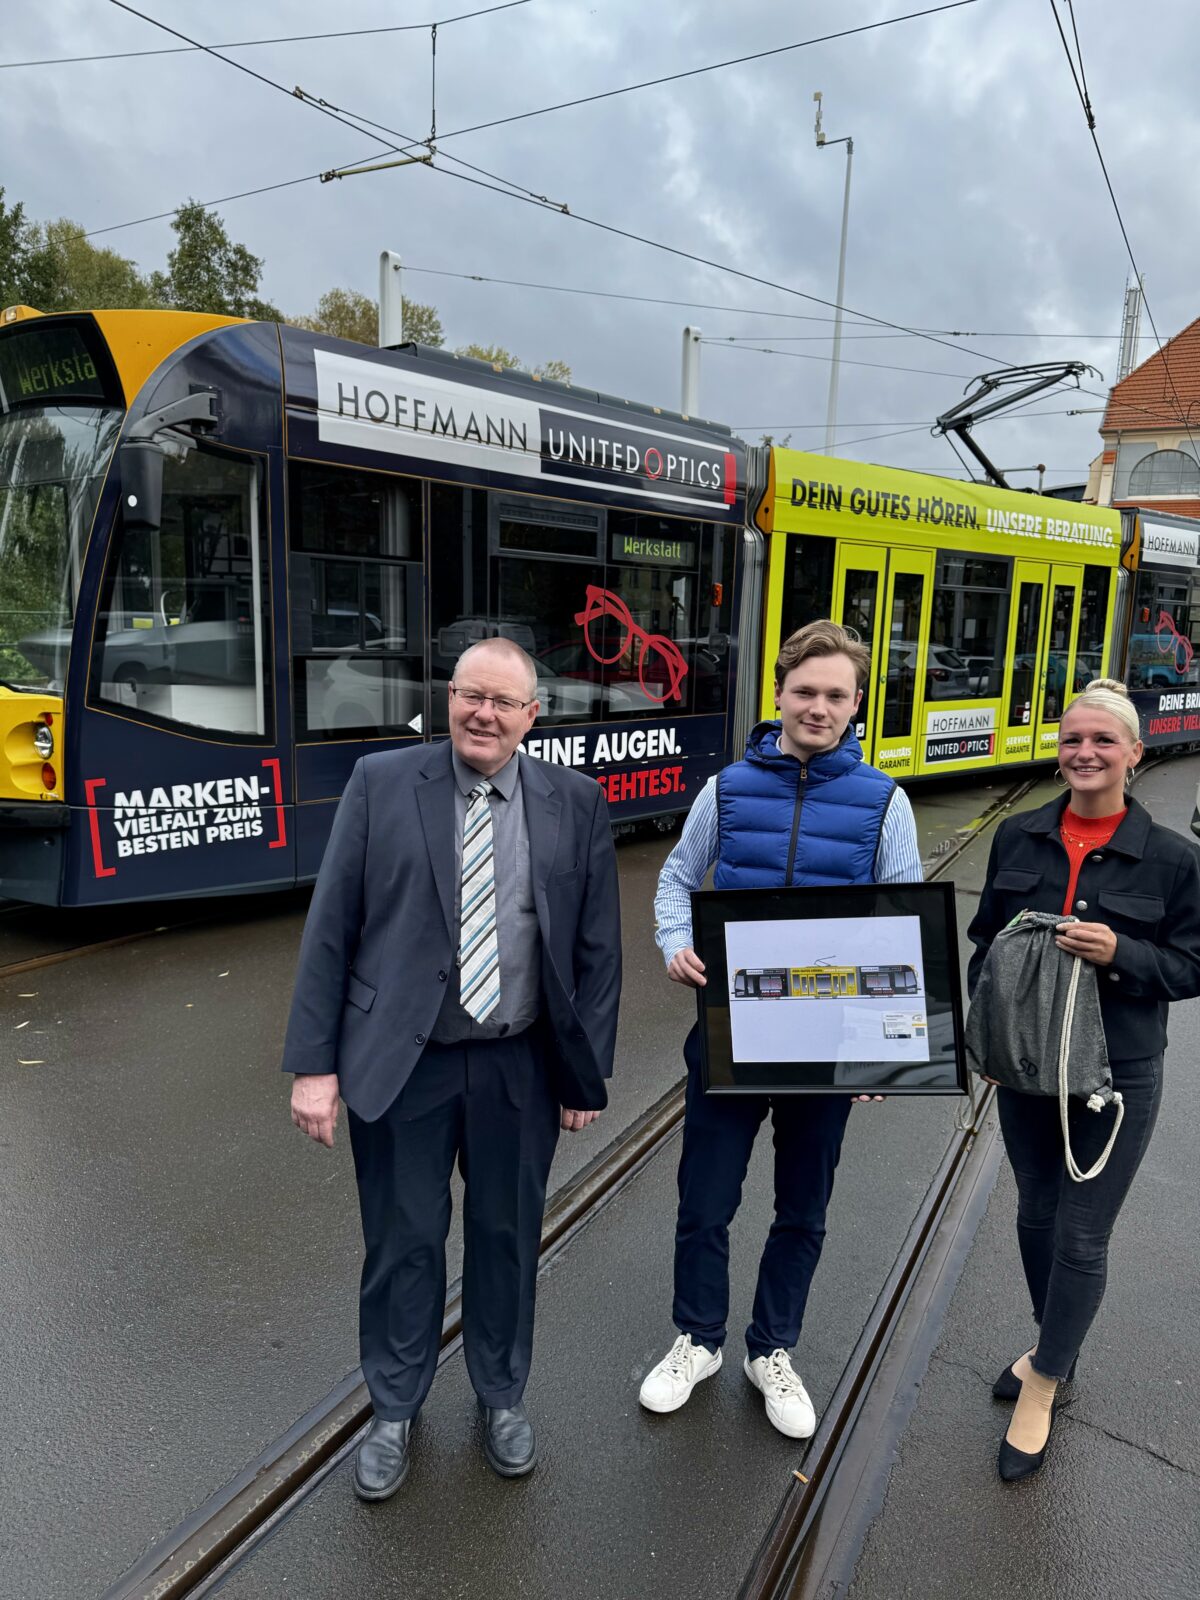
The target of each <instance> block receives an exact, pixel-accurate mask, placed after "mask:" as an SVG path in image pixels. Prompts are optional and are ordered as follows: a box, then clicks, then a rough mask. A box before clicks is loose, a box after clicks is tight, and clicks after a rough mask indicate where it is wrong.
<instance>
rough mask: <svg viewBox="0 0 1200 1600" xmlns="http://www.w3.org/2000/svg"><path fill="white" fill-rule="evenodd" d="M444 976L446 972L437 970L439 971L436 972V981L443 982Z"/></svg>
mask: <svg viewBox="0 0 1200 1600" xmlns="http://www.w3.org/2000/svg"><path fill="white" fill-rule="evenodd" d="M446 977H447V974H446V973H444V972H439V973H438V982H439V983H445V981H446Z"/></svg>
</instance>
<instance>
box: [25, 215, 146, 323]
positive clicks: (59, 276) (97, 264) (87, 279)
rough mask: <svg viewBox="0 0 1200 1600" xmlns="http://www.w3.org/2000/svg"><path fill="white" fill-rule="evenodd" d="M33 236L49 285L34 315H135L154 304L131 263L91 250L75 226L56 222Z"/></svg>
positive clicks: (66, 221)
mask: <svg viewBox="0 0 1200 1600" xmlns="http://www.w3.org/2000/svg"><path fill="white" fill-rule="evenodd" d="M34 231H35V234H36V236H37V239H38V241H39V246H40V249H41V250H42V251H43V252H44V253H45V256H46V258H47V261H48V263H49V264H50V267H51V275H52V279H53V284H52V288H51V290H50V292H49V293H48V294H47V295H46V296H45V298H44V299H43V300H42V302H41V303H40V304H39V305H38V310H39V311H95V310H104V309H106V308H107V309H111V308H121V309H123V310H126V311H137V310H140V309H141V308H143V307H145V306H153V305H155V304H156V301H155V298H154V295H153V293H152V291H151V288H150V280H149V279H148V278H147V277H145V276H143V274H142V273H141V272H139V271H138V268H137V265H136V263H135V262H133V261H130V260H129V259H128V257H126V256H122V255H118V254H117V252H116V251H115V250H109V249H106V248H104V247H97V246H96V245H94V244H92V242H91V241H90V240H89V239H86V238H85V237H84V235H83V230H82V228H80V226H79V224H78V223H75V222H71V221H70V220H69V219H68V218H67V217H60V218H59V219H58V221H57V222H47V223H45V224H43V225H42V226H40V227H38V228H37V229H35V230H34Z"/></svg>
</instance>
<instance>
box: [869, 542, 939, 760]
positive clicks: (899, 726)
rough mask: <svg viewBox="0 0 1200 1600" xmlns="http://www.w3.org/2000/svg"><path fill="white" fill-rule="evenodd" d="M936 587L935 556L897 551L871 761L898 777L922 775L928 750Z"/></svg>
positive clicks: (877, 666) (880, 656) (877, 665)
mask: <svg viewBox="0 0 1200 1600" xmlns="http://www.w3.org/2000/svg"><path fill="white" fill-rule="evenodd" d="M932 588H933V552H932V551H929V552H925V551H916V550H913V551H909V550H893V551H892V552H891V555H890V557H889V560H888V573H887V587H886V591H885V600H884V607H883V616H882V629H881V632H882V639H881V642H880V644H879V646H878V647H877V649H876V652H875V662H874V673H875V752H874V755H873V757H871V758H870V759H872V760H873V761H874V763H875V765H876V766H878V767H880V768H881V769H882V770H883V771H884V772H886V773H888V774H890V776H892V777H894V778H903V777H905V776H907V775H909V774H911V773H914V772H916V771H917V770H918V766H919V763H920V760H921V755H922V752H923V750H924V739H925V728H924V725H923V722H922V718H923V717H924V714H925V710H924V706H925V665H926V656H927V647H928V642H929V607H930V592H931V590H932Z"/></svg>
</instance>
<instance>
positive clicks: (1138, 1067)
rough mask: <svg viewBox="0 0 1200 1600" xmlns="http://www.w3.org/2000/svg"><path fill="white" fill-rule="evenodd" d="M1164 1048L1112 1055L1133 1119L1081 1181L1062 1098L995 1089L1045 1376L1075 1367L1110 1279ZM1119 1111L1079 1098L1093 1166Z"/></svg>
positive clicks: (1081, 1144)
mask: <svg viewBox="0 0 1200 1600" xmlns="http://www.w3.org/2000/svg"><path fill="white" fill-rule="evenodd" d="M1162 1068H1163V1058H1162V1056H1161V1054H1160V1055H1157V1056H1148V1057H1146V1058H1145V1059H1144V1060H1141V1061H1114V1062H1113V1063H1112V1077H1113V1087H1114V1088H1116V1089H1119V1090H1120V1091H1121V1093H1122V1095H1123V1096H1124V1098H1125V1120H1124V1122H1123V1123H1122V1124H1121V1131H1120V1133H1118V1134H1117V1142H1116V1143H1115V1144H1114V1145H1113V1148H1112V1154H1111V1155H1110V1156H1109V1158H1108V1165H1107V1166H1106V1167H1105V1169H1104V1171H1103V1172H1102V1173H1100V1175H1099V1176H1098V1177H1096V1178H1092V1179H1090V1180H1089V1181H1088V1182H1087V1183H1076V1182H1075V1181H1074V1180H1073V1179H1072V1178H1071V1177H1070V1176H1069V1175H1068V1173H1067V1169H1066V1166H1065V1165H1064V1160H1063V1138H1062V1123H1061V1119H1060V1112H1059V1109H1058V1101H1057V1100H1053V1099H1050V1098H1049V1097H1048V1096H1047V1097H1042V1096H1040V1095H1029V1094H1019V1093H1017V1092H1016V1091H1014V1090H1012V1089H997V1091H996V1104H997V1107H998V1109H999V1112H1000V1130H1001V1132H1002V1134H1003V1135H1004V1146H1005V1149H1006V1150H1007V1152H1008V1159H1009V1161H1010V1162H1011V1163H1012V1169H1013V1174H1014V1176H1015V1177H1016V1180H1017V1243H1018V1244H1019V1246H1020V1249H1021V1264H1022V1266H1023V1267H1024V1268H1025V1281H1026V1283H1027V1284H1028V1285H1029V1297H1030V1299H1031V1301H1032V1302H1033V1317H1034V1321H1035V1322H1037V1323H1038V1324H1039V1326H1040V1330H1041V1331H1040V1333H1039V1334H1038V1342H1037V1355H1036V1356H1035V1357H1034V1360H1033V1366H1034V1368H1035V1370H1036V1371H1038V1372H1040V1373H1041V1374H1042V1376H1043V1377H1044V1378H1058V1379H1063V1378H1065V1377H1066V1376H1067V1373H1068V1372H1070V1370H1071V1366H1072V1363H1073V1362H1074V1360H1075V1358H1076V1356H1077V1355H1078V1354H1079V1350H1080V1346H1081V1345H1082V1344H1083V1341H1084V1339H1085V1338H1086V1337H1087V1334H1088V1330H1089V1329H1090V1328H1091V1326H1092V1322H1093V1321H1094V1320H1095V1316H1096V1313H1097V1311H1099V1309H1100V1302H1101V1300H1103V1298H1104V1289H1105V1286H1106V1284H1107V1282H1108V1241H1109V1239H1110V1238H1111V1236H1112V1231H1113V1226H1114V1224H1115V1223H1116V1220H1117V1216H1118V1214H1119V1213H1120V1210H1121V1206H1122V1205H1123V1204H1124V1201H1125V1196H1126V1195H1127V1194H1128V1193H1129V1186H1130V1184H1131V1183H1132V1182H1133V1180H1134V1177H1135V1175H1136V1173H1137V1170H1138V1167H1139V1166H1141V1163H1142V1157H1143V1156H1144V1155H1145V1153H1146V1147H1147V1146H1148V1145H1149V1143H1150V1136H1151V1135H1152V1134H1153V1132H1154V1124H1155V1122H1156V1121H1157V1120H1158V1108H1159V1105H1160V1103H1161V1101H1162ZM1112 1122H1113V1112H1112V1111H1111V1110H1109V1111H1101V1112H1095V1111H1089V1110H1088V1109H1087V1108H1086V1106H1083V1105H1081V1104H1080V1103H1079V1102H1078V1101H1076V1100H1072V1101H1071V1104H1070V1107H1069V1109H1068V1113H1067V1125H1068V1127H1069V1129H1070V1132H1071V1149H1072V1151H1073V1153H1074V1156H1075V1159H1076V1161H1077V1162H1078V1163H1079V1165H1080V1166H1081V1167H1082V1168H1083V1169H1084V1171H1085V1172H1086V1171H1087V1169H1088V1168H1089V1167H1090V1166H1092V1164H1093V1163H1094V1162H1095V1160H1096V1158H1097V1156H1098V1155H1099V1154H1100V1152H1101V1151H1102V1150H1103V1149H1104V1146H1105V1144H1106V1143H1107V1141H1108V1137H1109V1134H1110V1133H1111V1132H1112Z"/></svg>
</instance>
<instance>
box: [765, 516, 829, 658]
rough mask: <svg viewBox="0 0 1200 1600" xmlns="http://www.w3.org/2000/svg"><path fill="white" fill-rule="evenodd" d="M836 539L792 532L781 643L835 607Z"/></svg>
mask: <svg viewBox="0 0 1200 1600" xmlns="http://www.w3.org/2000/svg"><path fill="white" fill-rule="evenodd" d="M836 549H837V546H836V542H835V541H834V540H833V539H822V538H821V537H820V536H819V535H816V534H808V533H802V534H789V535H788V540H787V549H786V551H785V554H784V565H783V606H782V610H781V613H780V629H779V643H780V644H782V643H783V641H784V640H785V639H787V638H790V637H791V635H792V634H793V633H795V631H796V629H797V628H803V627H804V625H805V624H806V623H808V622H816V621H817V619H818V618H819V617H828V616H829V615H830V614H831V613H832V611H833V564H834V556H835V553H836Z"/></svg>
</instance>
